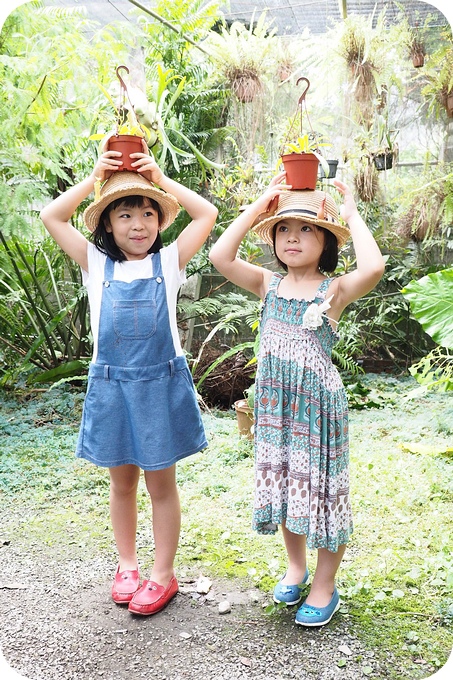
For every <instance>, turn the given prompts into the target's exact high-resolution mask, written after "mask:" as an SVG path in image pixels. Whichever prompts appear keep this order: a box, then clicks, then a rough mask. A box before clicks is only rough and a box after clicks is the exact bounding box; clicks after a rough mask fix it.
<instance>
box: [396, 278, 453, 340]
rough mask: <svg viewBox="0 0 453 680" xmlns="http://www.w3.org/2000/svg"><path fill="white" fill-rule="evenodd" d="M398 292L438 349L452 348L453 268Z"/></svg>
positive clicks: (413, 282) (415, 282) (409, 285)
mask: <svg viewBox="0 0 453 680" xmlns="http://www.w3.org/2000/svg"><path fill="white" fill-rule="evenodd" d="M401 292H402V294H403V295H404V297H405V298H406V299H407V300H409V304H410V306H411V311H412V314H413V315H414V317H415V318H416V319H417V321H419V322H420V323H421V325H422V327H423V330H424V331H426V333H428V335H430V336H431V337H432V339H433V340H434V341H435V342H437V344H438V345H442V346H443V347H448V348H450V349H451V348H453V267H452V268H450V269H443V270H442V271H440V272H434V273H433V274H428V276H424V277H423V278H422V279H419V281H411V282H410V283H409V284H408V285H407V286H406V287H405V288H403V290H402V291H401Z"/></svg>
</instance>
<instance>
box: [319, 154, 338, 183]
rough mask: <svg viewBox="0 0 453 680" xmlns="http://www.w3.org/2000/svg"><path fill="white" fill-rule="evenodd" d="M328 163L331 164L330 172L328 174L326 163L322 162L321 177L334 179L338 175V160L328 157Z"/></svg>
mask: <svg viewBox="0 0 453 680" xmlns="http://www.w3.org/2000/svg"><path fill="white" fill-rule="evenodd" d="M327 165H328V166H329V172H328V173H327V174H326V172H325V170H324V165H323V164H321V167H320V168H319V173H318V177H319V179H334V178H335V177H336V176H337V169H338V160H337V159H334V158H328V159H327Z"/></svg>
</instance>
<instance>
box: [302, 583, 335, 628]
mask: <svg viewBox="0 0 453 680" xmlns="http://www.w3.org/2000/svg"><path fill="white" fill-rule="evenodd" d="M338 609H340V596H339V595H338V592H337V589H336V588H334V591H333V595H332V599H331V600H330V602H329V604H328V605H327V606H326V607H312V606H311V605H310V604H305V603H304V604H303V605H301V606H300V607H299V609H298V610H297V612H296V623H298V624H299V625H300V626H324V625H325V624H326V623H329V621H330V619H331V618H332V616H333V615H334V614H335V612H336V611H338Z"/></svg>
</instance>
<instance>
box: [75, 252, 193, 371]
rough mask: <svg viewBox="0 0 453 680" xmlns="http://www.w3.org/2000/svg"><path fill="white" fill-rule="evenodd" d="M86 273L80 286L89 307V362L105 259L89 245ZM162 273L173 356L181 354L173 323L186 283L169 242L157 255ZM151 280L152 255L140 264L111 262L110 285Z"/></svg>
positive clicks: (95, 350) (95, 345)
mask: <svg viewBox="0 0 453 680" xmlns="http://www.w3.org/2000/svg"><path fill="white" fill-rule="evenodd" d="M87 252H88V272H86V271H85V270H84V269H82V281H83V285H84V286H85V288H86V289H87V292H88V300H89V303H90V320H91V332H92V334H93V361H96V357H97V354H98V335H99V317H100V313H101V299H102V288H103V286H102V282H103V280H104V267H105V261H106V259H107V256H106V255H104V254H103V253H101V252H100V250H98V249H97V248H96V246H95V245H94V244H93V243H88V251H87ZM160 259H161V264H162V273H163V275H164V280H165V290H166V293H167V307H168V314H169V321H170V328H171V334H172V336H173V344H174V347H175V352H176V356H178V355H180V354H183V351H182V347H181V342H180V340H179V333H178V326H177V322H176V302H177V297H178V291H179V288H180V287H181V286H182V284H183V283H185V281H186V275H185V270H180V269H179V253H178V244H177V242H176V241H173V243H171V244H170V245H169V246H166V247H164V248H162V249H161V251H160ZM152 276H153V255H152V254H151V255H148V256H147V257H145V258H144V259H143V260H125V261H124V262H115V268H114V274H113V279H114V281H125V282H126V283H131V281H135V280H136V279H149V278H151V277H152Z"/></svg>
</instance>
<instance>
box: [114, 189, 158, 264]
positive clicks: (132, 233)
mask: <svg viewBox="0 0 453 680" xmlns="http://www.w3.org/2000/svg"><path fill="white" fill-rule="evenodd" d="M105 229H106V231H108V232H110V233H111V234H112V235H113V238H114V240H115V243H116V245H117V246H118V248H119V249H120V250H121V251H122V252H123V253H124V256H125V257H126V260H143V259H144V258H145V257H146V256H147V254H148V250H149V249H150V248H151V246H152V245H153V243H154V241H155V240H156V237H157V235H158V233H159V215H158V213H157V210H156V209H155V208H153V207H152V205H151V202H150V200H149V199H148V198H144V199H143V205H142V206H141V207H126V206H125V204H124V203H121V204H120V205H119V206H117V207H116V208H115V209H114V210H111V211H110V213H109V218H108V223H107V224H106V225H105Z"/></svg>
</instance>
